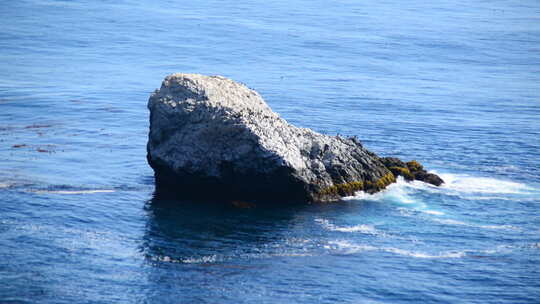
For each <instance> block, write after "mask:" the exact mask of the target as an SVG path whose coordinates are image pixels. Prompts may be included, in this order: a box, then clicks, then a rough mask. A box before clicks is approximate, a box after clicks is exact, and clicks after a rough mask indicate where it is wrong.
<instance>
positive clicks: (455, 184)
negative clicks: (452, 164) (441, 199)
mask: <svg viewBox="0 0 540 304" xmlns="http://www.w3.org/2000/svg"><path fill="white" fill-rule="evenodd" d="M439 175H440V176H441V178H442V179H443V180H444V181H445V183H444V184H443V185H442V186H441V188H442V189H447V190H452V191H456V192H461V193H477V194H478V193H481V194H529V193H531V190H533V188H531V187H529V186H527V185H525V184H522V183H517V182H513V181H506V180H499V179H495V178H490V177H475V176H470V175H466V174H439Z"/></svg>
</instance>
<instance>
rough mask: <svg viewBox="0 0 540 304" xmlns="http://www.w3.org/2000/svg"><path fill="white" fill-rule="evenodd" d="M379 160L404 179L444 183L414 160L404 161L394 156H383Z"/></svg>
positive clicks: (434, 183) (433, 183) (437, 183)
mask: <svg viewBox="0 0 540 304" xmlns="http://www.w3.org/2000/svg"><path fill="white" fill-rule="evenodd" d="M381 162H382V163H383V164H384V165H385V166H386V167H387V168H388V169H389V170H390V171H391V172H392V173H393V174H394V176H403V178H404V179H405V180H406V181H412V180H419V181H423V182H425V183H429V184H432V185H435V186H440V185H442V184H443V183H444V181H443V179H442V178H440V177H439V176H438V175H436V174H434V173H429V172H427V171H426V170H425V169H424V166H422V165H421V164H420V163H419V162H417V161H415V160H413V161H410V162H407V163H405V162H403V161H402V160H400V159H399V158H396V157H383V158H381Z"/></svg>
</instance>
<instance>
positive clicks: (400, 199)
mask: <svg viewBox="0 0 540 304" xmlns="http://www.w3.org/2000/svg"><path fill="white" fill-rule="evenodd" d="M407 186H408V183H407V182H406V181H405V180H404V179H403V178H402V177H401V176H399V177H398V178H397V181H396V182H395V183H393V184H391V185H389V186H388V187H386V189H384V190H382V191H379V192H377V193H373V194H369V193H366V192H363V191H360V192H357V193H355V195H354V196H349V197H346V198H344V199H346V200H368V201H379V202H381V201H392V202H397V203H401V204H414V203H416V202H415V200H413V199H412V198H411V197H410V196H409V195H408V192H407Z"/></svg>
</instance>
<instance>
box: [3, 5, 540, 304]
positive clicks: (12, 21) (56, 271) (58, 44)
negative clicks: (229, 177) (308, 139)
mask: <svg viewBox="0 0 540 304" xmlns="http://www.w3.org/2000/svg"><path fill="white" fill-rule="evenodd" d="M539 16H540V2H538V1H535V0H523V1H502V0H487V1H462V0H457V1H443V0H441V1H409V2H403V1H396V0H385V1H372V0H366V1H360V0H336V1H317V0H311V1H304V0H291V1H280V0H277V1H270V2H268V1H244V0H239V1H234V2H232V1H211V0H201V1H197V2H187V1H158V2H156V1H147V0H141V1H127V0H120V1H108V0H102V1H87V0H74V1H67V0H66V1H61V0H21V1H4V3H2V6H1V8H0V302H1V303H235V304H236V303H539V302H540V300H539V299H540V216H539V215H538V214H539V211H540V18H539ZM175 72H183V73H201V74H208V75H223V76H226V77H229V78H232V79H234V80H236V81H239V82H242V83H245V84H246V85H248V86H249V87H250V88H253V89H255V90H257V91H258V92H259V93H260V94H261V95H262V96H263V97H264V98H265V100H266V102H267V103H268V104H269V105H270V106H271V107H272V109H273V110H274V111H276V112H277V113H279V114H280V115H281V116H282V117H283V118H285V119H286V120H287V121H289V122H290V123H293V124H295V125H297V126H301V127H307V128H311V129H314V130H315V131H318V132H321V133H324V134H330V135H335V134H340V135H342V136H357V137H358V138H359V139H360V140H361V141H362V143H363V144H364V146H365V147H367V148H368V149H370V150H371V151H374V152H375V153H377V154H378V155H380V156H396V157H400V158H402V159H404V160H412V159H416V160H418V161H420V162H421V163H423V164H424V166H425V167H426V168H427V169H429V170H432V171H434V172H436V173H437V174H439V175H440V176H441V177H442V178H443V179H444V180H445V182H446V183H445V184H444V185H443V186H442V187H434V186H430V185H427V184H424V183H420V182H413V183H406V182H404V181H403V180H399V181H398V182H397V183H396V184H393V185H391V186H390V187H388V189H387V190H385V191H383V192H380V193H377V194H373V195H369V194H365V193H361V192H360V193H357V195H356V196H353V197H347V198H345V199H344V200H343V201H342V202H337V203H331V204H310V205H301V206H289V207H284V206H281V207H276V208H272V207H264V208H262V207H257V208H251V209H237V208H234V207H231V206H229V205H224V204H219V202H218V204H200V203H196V202H186V201H171V200H160V199H156V198H154V197H153V192H154V180H153V171H152V169H151V168H150V167H149V166H148V164H147V162H146V142H147V138H148V137H147V136H148V128H149V125H148V116H149V113H148V110H147V108H146V104H147V100H148V97H149V95H150V93H151V92H152V91H153V90H154V89H156V88H158V87H159V86H160V83H161V81H162V80H163V78H164V77H165V76H166V75H168V74H171V73H175Z"/></svg>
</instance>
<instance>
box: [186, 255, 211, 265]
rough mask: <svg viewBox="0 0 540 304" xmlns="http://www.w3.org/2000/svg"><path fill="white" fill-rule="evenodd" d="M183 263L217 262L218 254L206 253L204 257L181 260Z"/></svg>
mask: <svg viewBox="0 0 540 304" xmlns="http://www.w3.org/2000/svg"><path fill="white" fill-rule="evenodd" d="M181 261H182V263H187V264H206V263H215V262H216V261H217V255H215V254H214V255H205V256H202V257H190V258H185V259H182V260H181Z"/></svg>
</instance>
